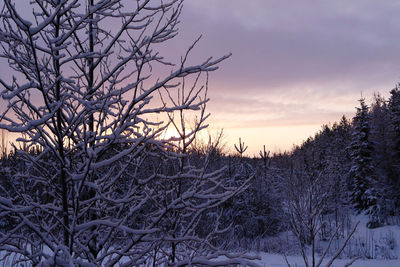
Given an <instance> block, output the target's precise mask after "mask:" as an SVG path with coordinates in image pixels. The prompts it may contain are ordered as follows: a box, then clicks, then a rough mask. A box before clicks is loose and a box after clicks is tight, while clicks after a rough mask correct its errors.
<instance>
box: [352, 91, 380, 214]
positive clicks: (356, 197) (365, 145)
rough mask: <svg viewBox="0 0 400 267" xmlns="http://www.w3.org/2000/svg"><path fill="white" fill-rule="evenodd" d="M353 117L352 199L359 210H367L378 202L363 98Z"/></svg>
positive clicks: (368, 126) (366, 110)
mask: <svg viewBox="0 0 400 267" xmlns="http://www.w3.org/2000/svg"><path fill="white" fill-rule="evenodd" d="M359 101H360V107H358V108H357V113H356V116H355V117H354V118H353V127H354V129H353V134H352V142H351V144H350V153H351V154H350V156H351V159H352V167H351V170H350V179H351V180H350V186H351V200H352V202H353V204H354V206H355V208H356V209H357V210H358V211H360V212H361V211H367V210H369V209H370V208H372V206H373V205H375V204H376V200H375V199H374V196H373V194H372V191H371V182H372V177H373V175H374V170H373V167H372V158H371V155H372V144H371V142H370V141H369V136H370V125H369V114H368V106H367V105H366V104H365V99H364V98H361V99H360V100H359Z"/></svg>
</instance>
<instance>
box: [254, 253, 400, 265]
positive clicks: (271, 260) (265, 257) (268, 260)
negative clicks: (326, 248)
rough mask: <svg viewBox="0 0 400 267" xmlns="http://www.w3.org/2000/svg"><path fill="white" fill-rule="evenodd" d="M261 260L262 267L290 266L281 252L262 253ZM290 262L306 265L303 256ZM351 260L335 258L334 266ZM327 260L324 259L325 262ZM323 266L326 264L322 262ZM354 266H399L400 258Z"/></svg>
mask: <svg viewBox="0 0 400 267" xmlns="http://www.w3.org/2000/svg"><path fill="white" fill-rule="evenodd" d="M259 255H260V257H261V260H257V261H255V262H256V263H257V264H259V265H260V266H262V267H283V266H286V267H287V266H288V265H287V263H286V261H285V258H284V256H282V255H279V254H268V253H260V254H259ZM287 259H288V262H289V264H290V265H291V266H297V267H304V266H305V264H304V261H303V258H302V257H301V256H288V257H287ZM349 261H350V260H348V259H338V260H335V261H334V263H333V265H332V266H334V267H342V266H345V265H346V264H347V263H348V262H349ZM325 262H326V261H324V263H325ZM322 266H325V265H324V264H322ZM351 266H352V267H399V266H400V259H397V260H357V261H355V262H354V263H353V264H352V265H351Z"/></svg>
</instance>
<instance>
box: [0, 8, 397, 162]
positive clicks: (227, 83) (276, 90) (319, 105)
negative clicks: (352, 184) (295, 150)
mask: <svg viewBox="0 0 400 267" xmlns="http://www.w3.org/2000/svg"><path fill="white" fill-rule="evenodd" d="M18 5H20V10H21V12H22V13H23V14H25V13H26V14H30V13H31V11H32V10H31V7H30V6H29V5H26V4H24V3H23V2H22V1H21V2H19V1H18ZM398 10H400V2H399V1H397V0H385V1H375V0H353V1H348V0H334V1H333V0H330V1H329V0H319V1H316V0H296V1H293V0H292V1H289V0H248V1H244V0H186V1H185V4H184V8H183V13H182V16H181V24H180V26H179V28H180V31H179V35H178V36H177V38H175V39H173V40H170V41H169V42H167V43H166V44H165V45H164V44H162V46H161V48H160V49H161V52H162V53H163V54H166V55H168V56H170V57H174V58H177V57H179V56H181V55H183V54H184V52H185V51H186V49H187V48H188V47H189V46H190V45H191V44H192V43H193V41H194V40H196V39H197V38H198V37H199V36H200V35H202V39H201V40H200V42H199V44H198V45H197V47H196V48H195V49H194V51H193V53H192V54H191V60H192V61H193V62H196V63H199V62H200V61H202V60H204V59H206V58H208V57H209V56H215V57H219V56H223V55H225V54H228V53H232V54H233V55H232V57H230V58H229V59H228V60H226V61H224V62H222V63H221V64H220V67H221V68H220V69H219V70H218V71H216V72H213V73H212V74H211V76H210V91H209V97H210V99H211V101H210V103H209V104H208V111H209V112H210V113H211V114H212V116H211V118H210V119H209V121H208V123H209V124H210V127H209V130H210V131H211V132H216V131H217V130H220V129H224V133H225V142H226V144H227V148H228V149H231V151H232V149H233V144H234V143H237V141H238V139H239V137H241V138H242V140H243V141H244V142H245V143H246V144H247V145H248V146H249V148H248V151H247V152H248V153H247V154H248V155H249V156H252V155H254V154H258V151H259V150H260V149H261V148H262V146H263V145H266V146H267V148H268V149H269V150H271V151H274V152H275V151H283V150H288V149H291V148H292V147H293V144H301V142H302V141H303V140H304V139H306V138H307V137H309V136H311V135H314V133H315V132H317V131H318V130H319V129H320V128H321V125H323V124H329V123H333V122H335V121H338V120H340V117H341V116H342V115H343V114H345V115H346V116H348V117H349V118H351V117H352V116H353V115H354V113H355V107H356V106H357V105H358V102H357V100H358V99H359V98H360V96H361V93H362V95H363V96H364V97H365V98H366V100H367V103H370V102H371V99H372V97H373V94H374V92H380V93H381V94H382V95H383V96H387V95H388V92H389V90H390V89H391V88H393V87H394V86H395V84H396V83H397V82H398V81H400V16H399V12H398ZM2 67H3V68H4V67H6V65H4V64H2V65H1V66H0V71H1V70H2ZM7 68H8V67H7ZM4 73H5V72H4V71H3V74H4ZM4 75H5V76H7V74H4Z"/></svg>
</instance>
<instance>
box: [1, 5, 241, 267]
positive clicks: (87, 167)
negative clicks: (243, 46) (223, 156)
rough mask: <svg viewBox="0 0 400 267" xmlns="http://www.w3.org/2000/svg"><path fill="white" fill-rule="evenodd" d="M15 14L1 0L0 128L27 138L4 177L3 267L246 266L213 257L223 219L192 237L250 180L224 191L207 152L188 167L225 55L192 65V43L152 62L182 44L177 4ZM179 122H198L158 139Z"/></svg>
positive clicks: (42, 8) (44, 8)
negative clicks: (169, 46)
mask: <svg viewBox="0 0 400 267" xmlns="http://www.w3.org/2000/svg"><path fill="white" fill-rule="evenodd" d="M18 4H20V2H19V1H14V2H13V1H11V0H4V6H3V7H2V9H1V13H0V19H1V21H2V23H1V24H0V55H1V57H2V58H3V59H6V60H7V62H8V64H9V68H8V70H6V68H3V69H2V73H1V75H2V78H1V79H0V84H1V87H2V91H1V96H2V99H3V103H5V105H4V104H2V107H5V108H3V110H2V114H1V117H0V128H1V129H5V130H7V131H9V132H14V133H17V134H19V136H20V137H19V139H18V140H17V141H18V143H19V144H20V145H15V147H14V149H15V151H16V154H15V156H14V158H13V159H12V160H13V162H14V163H15V164H13V165H11V166H7V168H5V169H3V170H2V175H4V176H3V177H5V179H7V181H9V183H3V184H1V185H0V217H2V218H6V220H7V221H8V222H9V225H10V227H9V228H8V229H7V231H0V251H2V252H4V253H3V255H5V257H4V258H3V259H0V261H1V260H4V259H6V258H8V259H13V260H14V263H13V264H16V263H27V264H32V265H38V264H42V265H44V266H46V264H48V265H51V266H53V265H57V266H58V265H62V266H77V265H78V266H114V265H116V264H117V263H119V264H120V265H121V266H133V265H141V264H149V265H150V264H151V265H154V266H156V265H159V264H162V263H165V264H172V265H175V266H181V265H187V264H209V263H210V262H211V261H213V260H215V259H217V258H218V257H220V256H223V255H225V256H227V258H226V259H225V260H224V259H222V260H223V263H225V264H229V263H244V261H243V260H242V259H239V258H235V257H233V256H234V255H230V254H227V253H225V252H223V251H221V250H218V248H217V247H215V246H214V243H213V242H212V238H213V236H214V234H217V233H219V232H221V231H222V230H221V229H220V227H219V225H218V220H210V225H209V232H208V234H207V236H202V237H199V236H198V235H197V233H196V226H197V225H198V224H199V221H200V218H201V215H202V214H204V212H205V211H207V210H208V209H211V208H214V207H216V206H218V205H220V204H221V203H223V202H224V201H226V200H227V199H229V198H231V197H232V196H234V195H235V194H237V193H238V192H240V191H241V190H243V189H244V188H245V187H246V185H247V183H248V180H245V181H243V182H242V183H241V184H240V185H239V186H238V187H232V186H227V184H229V183H228V182H227V181H225V180H224V179H223V178H224V177H225V176H223V172H224V169H219V170H214V171H212V172H211V171H209V169H208V164H209V158H208V157H207V154H206V155H205V159H204V160H203V161H202V163H201V164H197V165H196V166H195V165H192V164H191V163H190V162H188V161H187V160H186V156H185V152H186V148H187V147H188V145H189V144H190V143H191V142H193V140H194V139H195V138H196V135H197V133H198V132H199V131H200V130H202V129H203V128H205V127H206V125H205V124H204V121H205V120H206V118H207V117H208V114H207V113H205V107H206V103H207V101H208V98H207V87H208V83H207V81H208V72H211V71H214V70H216V69H217V68H218V67H217V64H219V63H220V62H221V61H223V60H224V59H226V58H227V57H228V56H224V57H221V58H217V59H213V58H211V57H210V58H208V59H206V60H204V61H203V62H201V63H200V64H198V65H188V63H187V59H188V56H189V53H190V51H191V50H192V49H193V47H194V46H195V44H196V43H197V41H196V42H194V44H193V45H192V46H191V47H189V48H188V50H187V51H186V53H184V54H183V56H182V58H181V60H179V61H177V62H171V60H167V59H165V58H164V57H163V55H161V54H160V53H158V52H157V46H159V45H160V44H163V45H165V43H166V42H167V41H168V40H169V39H171V38H174V37H175V36H176V35H177V33H178V28H177V26H178V23H179V15H180V14H181V10H182V5H183V1H181V0H156V1H149V0H135V1H123V0H107V1H105V0H35V1H31V6H30V8H29V9H32V10H33V12H32V14H25V13H21V12H20V11H21V10H20V9H19V8H18ZM26 4H27V3H23V5H26ZM25 10H26V7H25ZM185 111H197V112H199V113H198V116H197V120H195V121H194V123H193V124H192V125H191V127H188V126H187V125H186V127H184V128H180V129H181V131H180V132H179V135H178V136H177V137H171V138H164V137H163V136H164V133H165V132H166V131H167V129H168V128H169V127H171V126H175V125H176V122H175V120H174V118H175V117H174V116H175V114H181V116H180V118H184V117H183V116H182V113H183V112H185ZM182 121H185V120H184V119H183V120H182ZM181 125H183V124H181ZM212 150H213V147H209V149H208V151H212ZM5 184H7V186H5ZM213 218H214V217H213ZM217 219H218V218H217ZM211 222H212V223H211ZM52 264H53V265H52Z"/></svg>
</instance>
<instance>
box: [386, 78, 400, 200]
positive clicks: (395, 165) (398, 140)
mask: <svg viewBox="0 0 400 267" xmlns="http://www.w3.org/2000/svg"><path fill="white" fill-rule="evenodd" d="M388 108H389V116H390V135H391V139H392V140H391V141H392V145H391V151H390V154H391V159H392V175H391V181H392V184H393V191H394V192H396V191H397V192H398V190H399V188H400V84H398V85H397V86H396V88H394V89H393V90H391V91H390V98H389V104H388ZM394 197H395V198H396V199H395V202H396V206H397V207H399V206H400V197H399V196H398V194H395V196H394Z"/></svg>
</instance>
